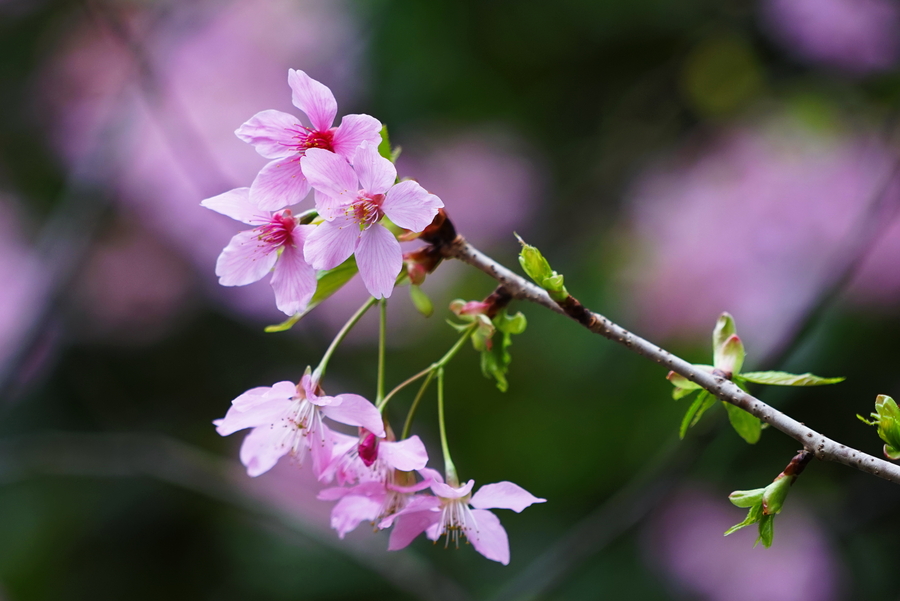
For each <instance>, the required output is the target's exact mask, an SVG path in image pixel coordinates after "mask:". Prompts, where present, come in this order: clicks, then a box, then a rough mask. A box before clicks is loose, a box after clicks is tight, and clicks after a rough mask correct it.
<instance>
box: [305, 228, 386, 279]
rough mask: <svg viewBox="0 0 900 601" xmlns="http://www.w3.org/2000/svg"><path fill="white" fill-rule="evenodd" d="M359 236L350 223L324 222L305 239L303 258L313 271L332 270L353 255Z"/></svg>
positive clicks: (356, 229) (357, 230) (358, 232)
mask: <svg viewBox="0 0 900 601" xmlns="http://www.w3.org/2000/svg"><path fill="white" fill-rule="evenodd" d="M359 234H360V231H359V226H358V225H357V224H356V223H354V222H352V221H347V220H340V221H338V220H335V221H325V222H323V223H320V224H319V225H317V226H316V229H315V230H314V231H312V232H310V234H309V235H308V236H307V237H306V244H304V245H303V256H304V257H306V260H307V262H308V263H309V264H310V265H312V266H313V267H314V268H315V269H334V268H335V267H337V266H338V265H340V264H341V263H343V262H344V261H346V260H347V259H348V258H349V257H350V255H352V254H353V251H354V249H355V248H356V244H357V241H358V240H359ZM398 246H399V245H398Z"/></svg>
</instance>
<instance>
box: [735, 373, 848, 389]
mask: <svg viewBox="0 0 900 601" xmlns="http://www.w3.org/2000/svg"><path fill="white" fill-rule="evenodd" d="M735 378H736V379H740V380H746V381H747V382H753V383H754V384H769V385H772V386H824V385H825V384H837V383H838V382H843V381H844V380H845V379H846V378H823V377H821V376H815V375H813V374H810V373H805V374H789V373H787V372H783V371H750V372H746V373H742V374H740V375H739V376H736V377H735Z"/></svg>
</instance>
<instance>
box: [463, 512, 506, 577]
mask: <svg viewBox="0 0 900 601" xmlns="http://www.w3.org/2000/svg"><path fill="white" fill-rule="evenodd" d="M472 517H473V518H474V520H475V524H468V526H469V528H468V529H467V530H466V538H468V539H469V542H470V543H472V546H473V547H475V550H476V551H478V552H479V553H481V554H482V555H484V556H485V557H487V558H488V559H491V560H493V561H499V562H500V563H502V564H503V565H507V564H509V538H508V537H507V536H506V530H504V529H503V526H501V525H500V519H499V518H498V517H497V516H495V515H494V514H493V513H491V512H490V511H486V510H484V509H473V510H472Z"/></svg>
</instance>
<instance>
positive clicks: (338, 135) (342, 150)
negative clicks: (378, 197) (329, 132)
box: [331, 115, 381, 187]
mask: <svg viewBox="0 0 900 601" xmlns="http://www.w3.org/2000/svg"><path fill="white" fill-rule="evenodd" d="M363 142H369V143H370V144H374V145H375V147H376V148H378V145H379V144H381V122H380V121H379V120H378V119H376V118H375V117H370V116H369V115H344V118H343V119H341V125H340V127H338V128H337V129H335V130H334V138H333V139H332V141H331V145H332V147H333V148H334V151H335V152H336V153H337V154H339V155H341V156H342V157H344V158H345V159H348V160H350V159H352V158H353V155H354V154H356V149H357V148H359V145H360V144H362V143H363ZM364 187H365V186H364Z"/></svg>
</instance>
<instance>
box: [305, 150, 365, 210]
mask: <svg viewBox="0 0 900 601" xmlns="http://www.w3.org/2000/svg"><path fill="white" fill-rule="evenodd" d="M300 164H301V165H302V167H303V174H304V175H305V176H306V179H308V180H309V183H310V185H311V186H312V187H313V188H315V189H316V190H318V191H320V192H323V193H324V194H326V195H327V196H331V197H333V198H335V199H337V200H338V201H339V202H340V203H342V204H349V203H351V202H353V201H354V200H356V196H357V194H358V193H359V185H358V182H357V179H356V173H355V172H354V171H353V167H351V166H350V163H348V162H347V159H345V158H344V157H342V156H340V155H337V154H334V153H333V152H329V151H327V150H324V149H322V148H310V149H309V150H307V151H306V154H305V155H304V156H303V158H302V159H301V160H300Z"/></svg>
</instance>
